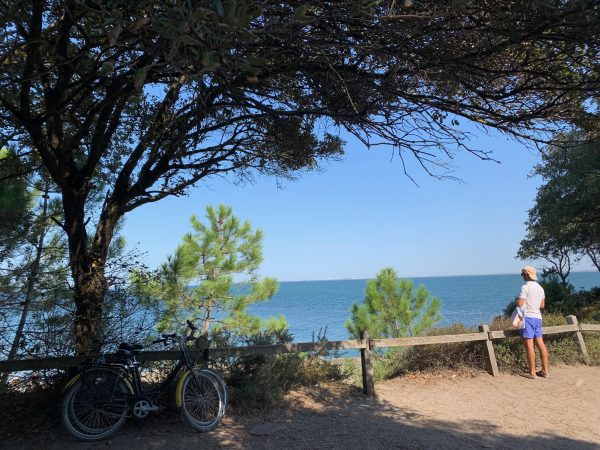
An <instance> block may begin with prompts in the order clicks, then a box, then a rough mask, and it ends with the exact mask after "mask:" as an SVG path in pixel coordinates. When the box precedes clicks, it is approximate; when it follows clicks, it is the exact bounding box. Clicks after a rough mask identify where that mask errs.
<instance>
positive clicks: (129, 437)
mask: <svg viewBox="0 0 600 450" xmlns="http://www.w3.org/2000/svg"><path fill="white" fill-rule="evenodd" d="M376 388H377V397H376V398H366V397H365V396H363V395H362V394H361V393H359V392H357V391H356V390H355V389H349V388H346V387H343V386H340V385H337V386H327V387H321V388H317V389H310V390H308V389H305V390H301V391H297V392H294V393H292V394H291V395H290V396H289V398H288V400H289V401H288V404H287V405H286V408H285V409H283V408H282V409H281V410H279V411H274V412H272V413H269V414H264V415H261V416H256V417H248V416H245V417H228V416H226V417H225V419H224V421H223V423H222V424H221V426H220V427H219V428H218V429H217V430H215V431H213V432H211V433H207V434H199V433H196V432H194V431H192V430H191V429H189V428H187V427H186V426H185V424H184V423H182V422H181V421H180V420H179V419H178V418H177V417H176V416H173V415H172V416H170V417H167V418H166V420H165V418H164V417H156V418H154V419H149V420H147V421H144V422H140V423H136V422H134V421H130V422H129V423H128V424H127V425H126V426H125V427H124V428H123V429H122V430H121V431H120V432H119V433H117V434H116V435H115V436H114V437H112V438H111V439H110V440H109V441H103V442H98V443H93V444H85V443H79V442H76V441H74V440H73V439H71V438H70V437H68V436H67V435H66V434H65V433H64V432H63V431H62V430H60V429H59V430H55V431H54V432H51V433H46V434H41V435H38V436H36V437H27V438H23V437H12V438H10V439H9V440H5V441H4V442H0V448H10V449H13V448H14V449H35V448H42V449H44V450H54V449H56V450H70V449H106V448H114V449H127V450H134V449H135V450H137V449H190V448H199V449H200V448H201V449H216V448H228V449H331V448H333V449H344V450H352V449H393V448H409V449H417V448H436V449H437V448H444V449H459V448H460V449H475V448H526V449H533V448H540V449H542V448H543V449H554V448H568V449H600V367H583V366H579V367H572V366H569V367H556V368H554V369H553V371H552V373H551V377H550V378H547V379H542V378H538V379H537V380H528V379H526V378H522V377H519V376H514V375H506V374H501V375H500V376H499V377H497V378H493V377H491V376H489V375H486V374H483V373H482V374H478V375H476V376H465V375H461V374H453V373H451V372H446V373H443V374H437V375H426V376H425V375H421V376H418V377H412V378H408V379H407V378H399V379H395V380H391V381H387V382H384V383H380V384H378V385H377V387H376Z"/></svg>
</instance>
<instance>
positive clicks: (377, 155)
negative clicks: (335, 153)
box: [123, 132, 589, 281]
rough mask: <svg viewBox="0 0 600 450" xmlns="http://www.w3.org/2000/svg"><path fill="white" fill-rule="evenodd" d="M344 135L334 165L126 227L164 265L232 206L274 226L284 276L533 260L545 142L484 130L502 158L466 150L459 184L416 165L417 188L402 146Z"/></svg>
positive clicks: (468, 268)
mask: <svg viewBox="0 0 600 450" xmlns="http://www.w3.org/2000/svg"><path fill="white" fill-rule="evenodd" d="M343 137H344V138H345V139H346V140H347V141H348V142H347V146H346V155H345V157H344V158H343V160H342V161H339V162H329V163H324V164H323V171H322V172H319V173H317V172H312V173H305V174H303V175H301V176H300V177H299V178H298V179H297V180H295V181H286V180H276V179H274V178H270V177H261V178H258V179H257V180H256V182H255V183H253V184H245V185H242V186H236V185H234V184H232V183H231V182H229V181H227V180H223V179H219V178H215V179H211V180H208V181H206V182H204V183H203V184H200V185H199V186H197V187H196V188H194V189H192V190H190V191H189V195H188V196H186V197H180V198H170V199H165V200H162V201H160V202H157V203H155V204H151V205H145V206H142V207H141V208H138V209H137V210H134V211H132V212H131V213H129V214H128V215H127V216H126V222H125V226H124V228H123V235H124V236H125V237H126V239H127V241H128V242H129V244H130V245H136V246H137V248H138V249H139V250H142V251H145V252H147V253H146V257H145V260H146V262H147V263H148V264H149V265H150V266H151V267H153V266H157V265H158V264H160V263H161V262H162V261H164V260H165V258H166V257H167V255H169V254H171V253H173V251H174V250H175V248H176V246H177V245H178V243H179V242H180V240H181V236H182V235H183V234H185V233H186V232H188V231H189V230H190V226H189V217H190V216H191V215H192V214H196V215H197V216H199V217H200V216H204V212H205V208H206V205H209V204H212V205H218V204H219V203H223V204H226V205H228V206H231V207H232V208H233V212H234V214H235V215H236V216H237V217H239V218H240V219H242V220H249V221H250V222H251V223H252V225H253V227H255V228H260V229H262V230H263V231H264V234H265V237H264V241H263V252H264V262H263V264H262V267H261V271H260V272H261V275H263V276H273V277H276V278H278V279H279V280H280V281H289V280H317V279H319V280H321V279H341V278H371V277H373V276H374V275H375V274H376V273H377V271H379V270H380V269H381V268H383V267H386V266H391V267H393V268H394V269H395V270H396V271H397V273H398V274H399V276H401V277H416V276H443V275H471V274H495V273H511V272H516V273H518V271H519V268H520V267H521V266H523V265H524V264H525V262H523V261H519V260H516V259H515V254H516V252H517V249H518V247H519V242H520V240H521V239H522V238H523V237H524V235H525V225H524V222H525V220H526V218H527V210H528V209H529V208H531V207H532V206H533V202H534V198H535V194H536V189H537V186H538V185H539V183H540V180H539V179H536V178H531V177H528V175H529V174H530V173H531V170H532V168H533V165H534V164H535V163H536V162H537V161H538V155H537V153H536V151H535V150H531V149H528V148H526V147H525V146H524V145H523V144H520V143H518V142H515V141H513V140H509V139H507V138H505V137H503V136H499V135H485V134H483V133H482V132H477V133H476V136H475V138H474V142H473V143H474V144H476V145H478V146H484V147H485V148H487V149H491V150H493V151H494V155H493V156H494V157H495V158H496V159H497V160H499V161H500V164H497V163H495V162H490V161H481V160H479V159H478V158H476V157H475V156H473V155H470V154H467V153H458V154H457V155H456V158H455V159H454V161H453V162H452V164H453V165H454V166H455V171H454V173H453V175H454V176H457V177H459V178H461V179H462V180H463V182H462V183H458V182H455V181H449V180H442V181H440V180H437V179H434V178H431V177H429V176H428V175H427V174H426V173H425V172H424V171H423V170H422V169H420V168H418V167H417V166H416V165H415V164H412V163H411V164H410V166H409V171H410V174H411V175H412V176H413V178H414V179H415V181H416V182H417V183H418V186H416V185H415V184H414V183H413V182H412V181H411V180H410V179H409V178H408V177H406V176H405V175H404V174H403V168H402V165H401V162H400V159H399V158H398V157H395V158H391V156H392V155H391V150H390V149H384V148H378V149H371V150H367V149H366V148H365V147H364V146H362V144H360V143H359V142H357V141H356V140H353V139H350V138H349V137H348V136H343ZM278 181H279V184H280V185H281V187H278ZM588 268H589V267H588V266H586V265H582V266H581V267H580V269H581V270H586V269H588Z"/></svg>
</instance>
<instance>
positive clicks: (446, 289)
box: [250, 272, 600, 342]
mask: <svg viewBox="0 0 600 450" xmlns="http://www.w3.org/2000/svg"><path fill="white" fill-rule="evenodd" d="M412 281H413V283H414V285H415V287H418V286H419V285H424V286H425V287H426V288H427V290H428V291H429V292H430V293H431V294H432V295H433V296H435V297H437V298H439V299H440V301H441V313H442V317H443V318H442V321H441V322H440V324H439V325H440V326H444V325H449V324H452V323H463V324H465V325H466V326H469V327H470V326H475V325H478V324H483V323H490V322H491V321H492V319H493V318H494V317H496V316H498V315H500V314H501V313H502V311H503V309H504V308H505V307H506V305H507V304H508V303H509V302H510V301H512V300H514V298H515V296H516V295H517V294H518V293H519V289H520V287H521V285H522V282H523V280H522V278H521V277H520V276H519V275H518V274H515V275H467V276H452V277H423V278H412ZM569 281H570V282H571V284H573V286H575V288H576V289H577V290H580V289H590V288H592V287H595V286H600V272H575V273H572V274H571V275H570V276H569ZM366 284H367V280H327V281H288V282H280V283H279V291H278V292H277V294H275V296H273V297H272V298H271V299H270V300H269V301H267V302H264V303H259V304H255V305H252V306H251V307H250V312H251V313H253V314H256V315H259V316H261V317H271V316H279V315H280V314H283V315H284V316H285V317H286V319H287V321H288V323H289V325H290V331H291V332H292V334H293V336H294V341H295V342H310V341H311V340H312V339H313V335H314V336H315V337H316V335H317V333H319V331H320V330H325V328H327V333H326V336H327V339H329V340H332V341H336V340H344V339H348V338H349V334H348V331H347V330H346V328H345V327H344V323H345V322H346V320H347V319H348V318H350V307H351V305H352V304H353V303H361V302H362V301H363V299H364V290H365V287H366ZM547 301H548V302H550V301H552V299H547Z"/></svg>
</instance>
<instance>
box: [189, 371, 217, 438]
mask: <svg viewBox="0 0 600 450" xmlns="http://www.w3.org/2000/svg"><path fill="white" fill-rule="evenodd" d="M211 375H212V374H210V375H209V374H207V373H206V372H204V371H203V370H201V369H194V370H193V371H190V372H188V373H186V374H185V375H184V377H185V378H184V379H183V382H182V387H181V399H180V400H181V416H182V417H183V419H184V420H185V421H186V422H187V423H188V425H190V426H191V427H192V428H194V429H195V430H197V431H200V432H202V433H204V432H207V431H212V430H214V429H215V428H217V426H218V425H219V423H220V422H221V419H222V418H223V415H224V414H225V402H224V401H223V396H222V394H221V386H220V384H219V383H218V382H217V381H216V379H215V378H214V376H211Z"/></svg>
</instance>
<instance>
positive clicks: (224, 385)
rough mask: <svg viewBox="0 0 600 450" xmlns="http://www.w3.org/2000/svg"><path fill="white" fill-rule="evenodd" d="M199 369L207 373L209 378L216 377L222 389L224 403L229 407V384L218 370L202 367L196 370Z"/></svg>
mask: <svg viewBox="0 0 600 450" xmlns="http://www.w3.org/2000/svg"><path fill="white" fill-rule="evenodd" d="M198 369H199V370H200V371H202V372H203V373H206V374H207V375H208V376H211V377H214V379H215V381H216V382H217V384H218V385H219V388H220V389H221V395H222V398H223V403H224V404H225V406H227V403H229V391H228V389H227V383H226V382H225V379H224V378H223V376H222V375H221V374H220V373H219V372H217V371H216V370H214V369H211V368H210V367H200V368H196V369H195V370H198Z"/></svg>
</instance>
